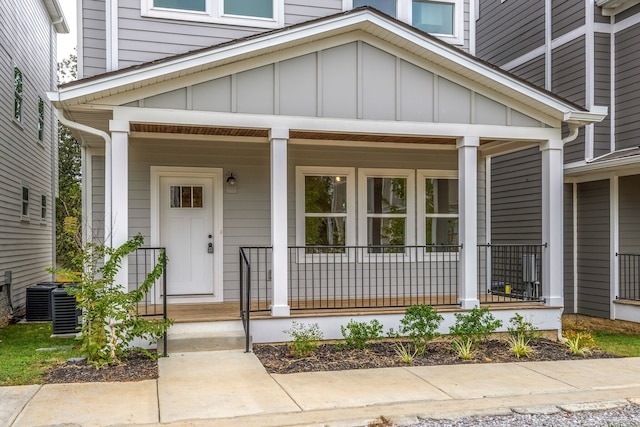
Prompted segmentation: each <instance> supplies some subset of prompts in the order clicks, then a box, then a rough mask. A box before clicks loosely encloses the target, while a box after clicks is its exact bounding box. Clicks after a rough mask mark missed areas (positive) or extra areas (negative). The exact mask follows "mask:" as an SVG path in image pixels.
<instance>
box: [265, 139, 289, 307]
mask: <svg viewBox="0 0 640 427" xmlns="http://www.w3.org/2000/svg"><path fill="white" fill-rule="evenodd" d="M288 140H289V129H287V128H272V129H271V130H270V131H269V143H270V145H271V246H272V248H273V249H272V250H273V252H272V268H273V272H272V292H273V295H272V298H271V315H272V316H274V317H287V316H289V315H290V313H291V309H290V307H289V302H288V287H289V278H288V270H289V269H288V256H287V250H288V249H287V248H288V221H287V210H288V203H287V143H288Z"/></svg>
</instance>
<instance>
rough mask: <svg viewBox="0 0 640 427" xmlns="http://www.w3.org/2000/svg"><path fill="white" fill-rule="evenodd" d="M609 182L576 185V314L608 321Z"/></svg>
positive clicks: (609, 299)
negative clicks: (603, 318) (577, 284)
mask: <svg viewBox="0 0 640 427" xmlns="http://www.w3.org/2000/svg"><path fill="white" fill-rule="evenodd" d="M609 213H610V209H609V180H601V181H592V182H585V183H580V184H578V224H577V228H578V235H577V243H578V245H577V246H578V283H579V286H578V311H579V312H580V313H581V314H586V315H588V316H597V317H605V318H608V317H609V313H610V301H611V297H610V295H609V293H610V288H609V283H610V282H611V280H610V277H609V269H610V267H609V265H610V264H609V262H610V261H609V257H610V249H609V248H610V243H609V237H610V235H609Z"/></svg>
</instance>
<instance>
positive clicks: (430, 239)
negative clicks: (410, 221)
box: [417, 171, 459, 245]
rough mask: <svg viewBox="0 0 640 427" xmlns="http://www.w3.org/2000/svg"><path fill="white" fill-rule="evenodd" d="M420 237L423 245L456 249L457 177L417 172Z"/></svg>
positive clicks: (431, 172) (439, 172)
mask: <svg viewBox="0 0 640 427" xmlns="http://www.w3.org/2000/svg"><path fill="white" fill-rule="evenodd" d="M417 193H418V212H420V213H419V215H420V216H419V218H418V236H419V238H420V240H421V241H420V242H419V243H420V244H422V245H457V244H458V243H459V239H458V179H457V176H456V173H455V172H453V173H446V172H442V171H418V192H417Z"/></svg>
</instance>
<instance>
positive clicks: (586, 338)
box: [562, 330, 595, 356]
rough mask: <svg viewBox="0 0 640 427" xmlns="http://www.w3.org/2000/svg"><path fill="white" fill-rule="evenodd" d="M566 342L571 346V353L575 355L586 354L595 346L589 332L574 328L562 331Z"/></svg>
mask: <svg viewBox="0 0 640 427" xmlns="http://www.w3.org/2000/svg"><path fill="white" fill-rule="evenodd" d="M562 338H563V339H564V344H565V345H566V346H567V347H568V348H569V351H570V352H571V354H573V355H575V356H586V355H587V354H589V353H591V348H593V347H595V341H594V340H593V337H592V336H591V334H590V333H588V332H579V331H574V330H569V331H564V332H563V333H562Z"/></svg>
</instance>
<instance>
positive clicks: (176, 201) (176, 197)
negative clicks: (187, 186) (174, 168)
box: [170, 185, 182, 208]
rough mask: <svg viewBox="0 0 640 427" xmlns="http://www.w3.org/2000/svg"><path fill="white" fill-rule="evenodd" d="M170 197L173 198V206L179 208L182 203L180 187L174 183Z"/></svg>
mask: <svg viewBox="0 0 640 427" xmlns="http://www.w3.org/2000/svg"><path fill="white" fill-rule="evenodd" d="M170 192H171V195H170V198H171V207H172V208H179V207H181V206H182V205H181V204H180V187H177V186H174V185H172V186H171V188H170Z"/></svg>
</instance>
